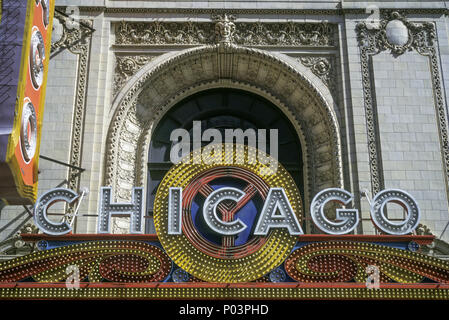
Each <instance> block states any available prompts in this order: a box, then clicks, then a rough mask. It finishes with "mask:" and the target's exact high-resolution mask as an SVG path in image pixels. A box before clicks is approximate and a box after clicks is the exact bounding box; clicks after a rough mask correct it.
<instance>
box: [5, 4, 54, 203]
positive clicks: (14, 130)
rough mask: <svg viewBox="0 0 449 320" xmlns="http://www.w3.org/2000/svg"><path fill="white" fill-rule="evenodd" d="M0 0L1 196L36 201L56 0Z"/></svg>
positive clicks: (11, 201) (11, 199)
mask: <svg viewBox="0 0 449 320" xmlns="http://www.w3.org/2000/svg"><path fill="white" fill-rule="evenodd" d="M1 5H2V9H3V11H2V15H1V26H0V34H1V36H2V37H1V39H0V55H1V57H2V59H1V63H0V68H1V70H2V76H1V80H0V82H1V83H0V85H1V92H0V177H1V179H0V195H1V198H0V199H1V200H3V201H4V202H6V203H8V204H32V203H34V202H35V200H36V196H37V180H38V167H39V166H38V160H39V146H40V133H41V125H42V119H43V113H44V102H45V89H46V80H47V72H48V63H49V60H50V59H49V56H50V45H51V31H52V20H53V9H54V0H27V1H25V0H21V1H16V0H3V2H2V3H1Z"/></svg>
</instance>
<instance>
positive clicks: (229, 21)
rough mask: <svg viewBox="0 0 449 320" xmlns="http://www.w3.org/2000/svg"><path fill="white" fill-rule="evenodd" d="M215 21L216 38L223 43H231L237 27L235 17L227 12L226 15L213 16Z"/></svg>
mask: <svg viewBox="0 0 449 320" xmlns="http://www.w3.org/2000/svg"><path fill="white" fill-rule="evenodd" d="M212 20H214V21H215V39H216V40H218V41H219V42H223V43H231V42H232V41H233V37H234V33H235V30H236V27H235V23H234V21H235V17H234V16H232V15H230V16H228V15H227V14H226V13H225V14H224V15H222V16H221V15H216V16H213V17H212Z"/></svg>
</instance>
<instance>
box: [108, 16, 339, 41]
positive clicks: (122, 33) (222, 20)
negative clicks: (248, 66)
mask: <svg viewBox="0 0 449 320" xmlns="http://www.w3.org/2000/svg"><path fill="white" fill-rule="evenodd" d="M213 20H214V21H213V22H192V21H186V22H161V21H152V22H125V21H122V22H121V23H118V24H117V25H116V32H115V34H116V45H149V44H150V45H167V44H177V45H204V44H212V43H219V42H226V43H235V44H239V45H244V46H295V47H334V46H336V34H337V26H336V25H334V24H329V23H325V22H322V23H294V22H286V23H260V22H255V23H248V22H236V18H235V17H234V16H228V15H226V14H225V15H223V16H213ZM226 33H228V34H226Z"/></svg>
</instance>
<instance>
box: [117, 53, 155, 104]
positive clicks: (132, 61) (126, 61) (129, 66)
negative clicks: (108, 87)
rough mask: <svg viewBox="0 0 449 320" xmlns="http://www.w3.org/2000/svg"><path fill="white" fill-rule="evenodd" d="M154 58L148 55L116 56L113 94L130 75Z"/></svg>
mask: <svg viewBox="0 0 449 320" xmlns="http://www.w3.org/2000/svg"><path fill="white" fill-rule="evenodd" d="M154 58H155V56H148V55H140V56H117V60H116V67H115V75H114V89H113V95H114V96H115V95H116V94H117V92H118V91H119V90H120V89H121V88H122V87H123V85H124V84H125V83H126V81H128V79H129V78H130V77H132V76H133V75H134V74H136V72H137V71H139V70H140V69H141V68H142V67H143V66H144V65H146V64H147V63H148V62H150V61H151V60H153V59H154Z"/></svg>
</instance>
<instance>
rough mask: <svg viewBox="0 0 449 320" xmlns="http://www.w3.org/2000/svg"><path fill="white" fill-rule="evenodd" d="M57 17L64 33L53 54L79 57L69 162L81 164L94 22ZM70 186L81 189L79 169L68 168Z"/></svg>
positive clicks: (53, 47)
mask: <svg viewBox="0 0 449 320" xmlns="http://www.w3.org/2000/svg"><path fill="white" fill-rule="evenodd" d="M54 17H55V20H58V22H59V24H61V25H62V28H63V29H62V36H61V38H60V39H59V40H57V41H56V42H55V43H53V44H52V46H51V51H52V54H56V53H58V52H60V51H62V50H65V49H67V50H69V51H70V52H71V53H73V54H75V55H77V56H78V70H77V80H76V91H75V100H74V109H73V124H72V128H73V129H72V137H71V144H70V164H71V165H73V166H76V167H82V163H81V154H82V145H83V139H84V122H85V121H84V117H85V111H86V97H87V79H88V71H89V58H90V43H91V38H92V29H90V27H91V26H92V21H90V20H81V22H82V24H80V23H79V22H74V21H73V20H72V19H71V18H69V17H66V16H64V15H62V14H60V13H59V12H58V11H55V16H54ZM67 181H68V183H67V187H68V189H71V190H78V189H79V183H80V172H79V170H76V169H72V168H70V169H69V173H68V178H67ZM73 210H74V207H70V206H69V207H68V209H67V211H68V213H73Z"/></svg>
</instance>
